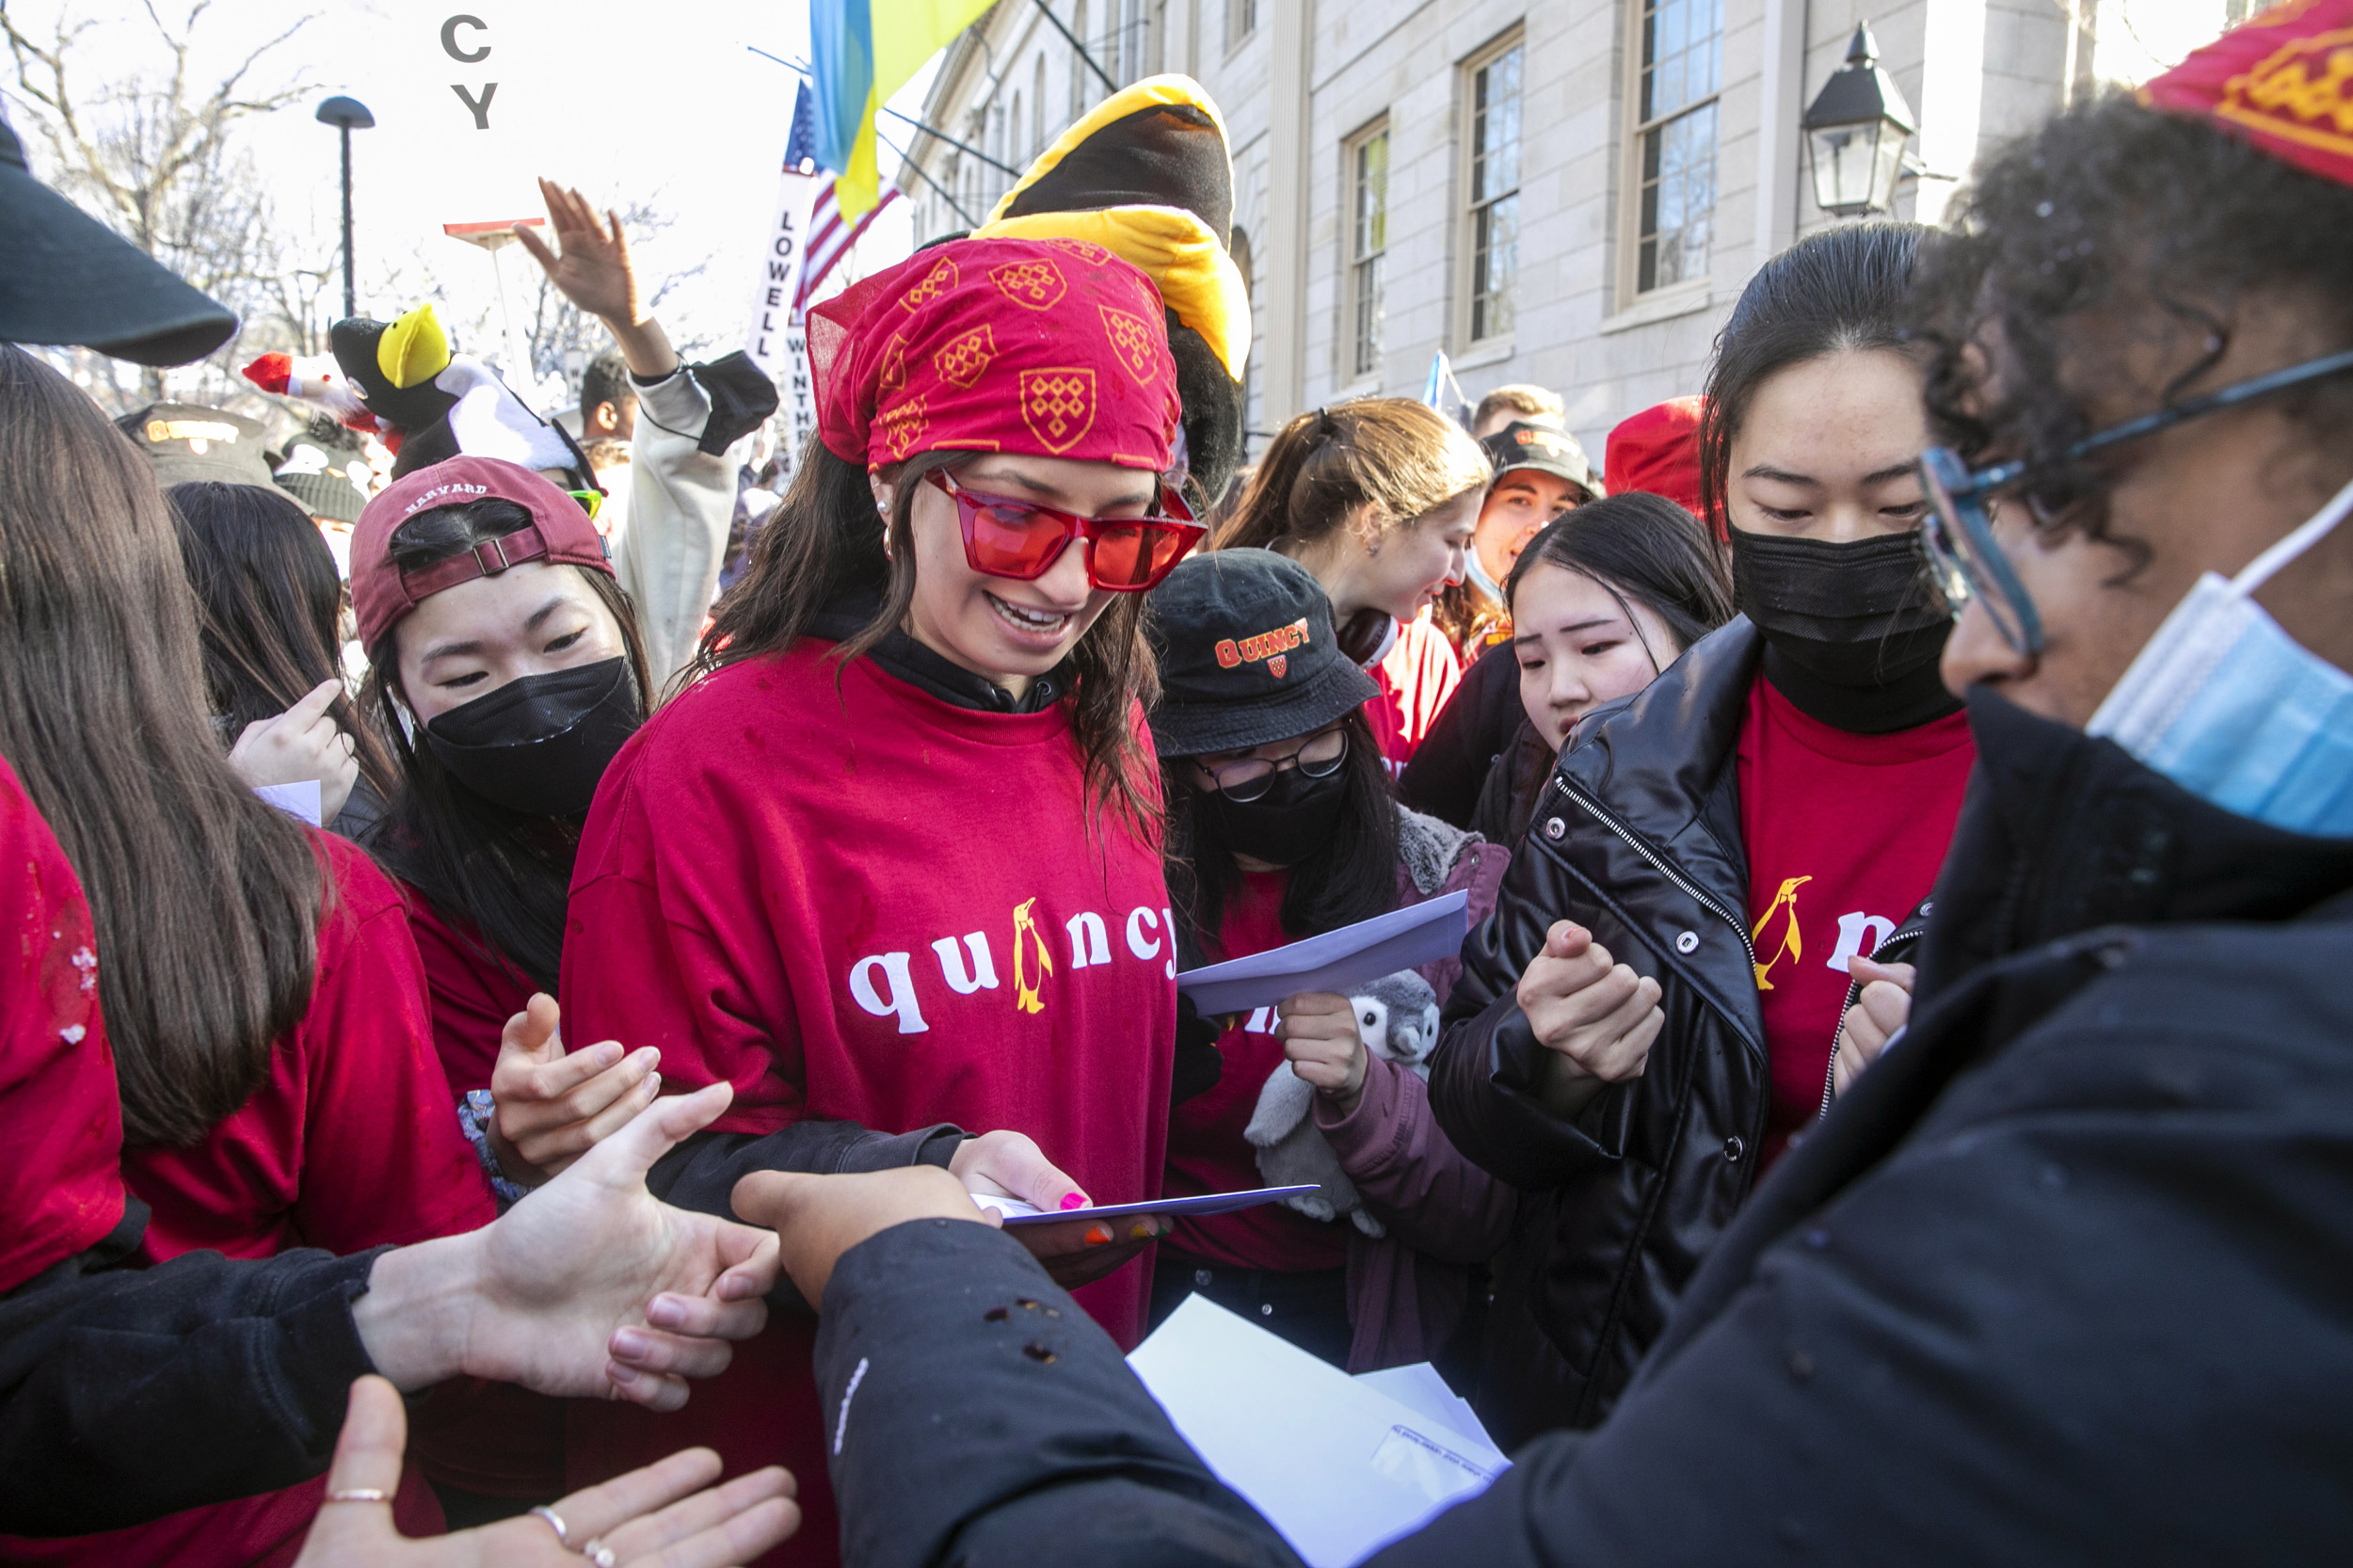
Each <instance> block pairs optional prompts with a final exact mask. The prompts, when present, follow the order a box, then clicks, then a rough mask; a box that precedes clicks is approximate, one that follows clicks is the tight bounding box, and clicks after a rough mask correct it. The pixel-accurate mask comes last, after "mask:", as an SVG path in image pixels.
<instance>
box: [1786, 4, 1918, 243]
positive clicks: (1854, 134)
mask: <svg viewBox="0 0 2353 1568" xmlns="http://www.w3.org/2000/svg"><path fill="white" fill-rule="evenodd" d="M1879 53H1880V51H1879V45H1878V43H1876V42H1875V41H1873V40H1872V38H1871V24H1869V23H1867V22H1865V23H1859V24H1856V26H1855V30H1854V41H1853V42H1851V43H1849V45H1848V46H1847V63H1846V64H1845V65H1843V66H1841V67H1840V68H1839V69H1838V70H1837V71H1835V72H1832V74H1831V79H1830V80H1829V81H1827V82H1824V83H1823V84H1822V90H1821V92H1820V93H1819V94H1818V95H1817V97H1816V98H1815V100H1814V103H1813V104H1812V106H1811V107H1809V108H1808V109H1807V110H1806V111H1805V118H1804V119H1803V120H1800V121H1799V122H1798V123H1799V124H1801V125H1802V126H1803V127H1804V128H1805V142H1806V152H1807V154H1808V156H1809V157H1810V158H1811V160H1812V162H1813V165H1814V201H1815V204H1816V205H1817V206H1818V207H1820V208H1821V209H1822V211H1824V212H1826V213H1832V214H1835V215H1836V216H1839V217H1860V216H1863V215H1864V214H1865V213H1883V212H1886V211H1888V210H1889V209H1890V208H1892V207H1894V206H1895V204H1896V182H1897V180H1899V179H1901V178H1902V177H1903V167H1904V143H1905V142H1906V141H1908V140H1910V139H1911V136H1912V133H1913V132H1914V131H1916V130H1918V129H1919V125H1918V123H1917V122H1916V121H1914V120H1913V118H1912V105H1911V104H1907V103H1905V102H1904V94H1903V89H1902V88H1898V87H1897V85H1896V82H1895V78H1893V77H1891V76H1889V75H1888V74H1887V72H1884V71H1881V69H1880V61H1879Z"/></svg>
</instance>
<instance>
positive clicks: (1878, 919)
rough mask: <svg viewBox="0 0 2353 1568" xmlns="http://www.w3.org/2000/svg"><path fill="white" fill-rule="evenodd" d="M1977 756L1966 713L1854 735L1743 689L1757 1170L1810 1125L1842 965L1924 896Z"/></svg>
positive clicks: (1834, 1022)
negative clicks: (1761, 1086)
mask: <svg viewBox="0 0 2353 1568" xmlns="http://www.w3.org/2000/svg"><path fill="white" fill-rule="evenodd" d="M1976 761H1977V744H1976V743H1975V742H1974V741H1972V740H1971V738H1970V735H1969V716H1968V715H1967V714H1966V713H1947V714H1946V715H1945V717H1943V718H1941V719H1932V720H1930V721H1929V723H1927V724H1923V725H1919V726H1916V727H1915V728H1911V729H1899V730H1897V731H1896V732H1895V733H1894V734H1890V735H1856V734H1852V733H1849V731H1847V730H1844V729H1834V728H1832V727H1831V726H1829V725H1827V724H1824V723H1822V722H1821V721H1820V720H1819V719H1815V718H1809V717H1807V716H1806V715H1805V714H1803V713H1801V712H1799V711H1798V709H1797V707H1796V706H1795V705H1794V704H1793V703H1791V702H1790V700H1789V699H1788V698H1787V697H1785V696H1782V695H1781V694H1780V693H1779V692H1777V691H1775V690H1774V689H1773V686H1772V683H1771V682H1770V681H1769V680H1766V679H1765V678H1764V677H1763V676H1762V675H1760V676H1758V677H1757V678H1756V684H1755V686H1754V687H1753V688H1752V689H1751V690H1750V693H1749V712H1748V718H1747V722H1745V723H1744V724H1742V725H1741V727H1740V743H1739V749H1738V752H1737V765H1738V767H1739V770H1740V830H1741V832H1742V834H1744V835H1745V836H1746V838H1747V840H1748V851H1749V912H1748V913H1749V922H1750V939H1751V940H1752V941H1753V943H1754V944H1755V947H1756V986H1757V999H1758V1000H1759V1002H1760V1003H1761V1004H1762V1005H1763V1008H1764V1013H1765V1053H1766V1058H1767V1061H1768V1064H1769V1065H1770V1067H1771V1069H1772V1075H1773V1104H1772V1112H1771V1114H1770V1116H1769V1119H1768V1121H1767V1124H1766V1135H1765V1160H1766V1163H1768V1164H1770V1163H1771V1162H1772V1161H1774V1160H1779V1159H1780V1158H1781V1155H1782V1151H1783V1150H1785V1149H1786V1148H1787V1147H1788V1146H1789V1138H1790V1135H1791V1134H1792V1133H1794V1132H1796V1131H1798V1130H1800V1129H1801V1128H1804V1127H1805V1126H1807V1125H1808V1124H1809V1123H1811V1122H1812V1121H1813V1120H1814V1119H1815V1118H1816V1117H1817V1116H1818V1115H1820V1114H1821V1110H1822V1089H1823V1086H1824V1084H1825V1082H1826V1081H1827V1080H1828V1077H1829V1073H1830V1059H1831V1053H1832V1051H1833V1048H1835V1047H1836V1044H1837V1040H1838V1028H1839V1024H1840V1023H1841V1021H1842V1020H1843V1018H1844V1016H1845V1013H1846V1006H1847V992H1848V990H1849V986H1850V985H1851V984H1852V981H1851V979H1850V977H1849V973H1848V966H1849V963H1851V962H1852V961H1853V960H1854V959H1855V958H1857V957H1863V958H1868V957H1870V956H1871V954H1872V953H1873V952H1876V951H1877V950H1878V948H1879V945H1880V943H1881V942H1883V941H1885V940H1886V939H1887V938H1888V937H1889V936H1893V935H1894V934H1895V931H1896V928H1897V926H1899V925H1901V924H1902V923H1903V922H1904V920H1906V919H1907V918H1908V917H1909V916H1910V915H1911V914H1912V912H1913V909H1915V908H1917V907H1918V906H1919V904H1920V901H1921V900H1922V899H1924V898H1927V897H1928V896H1929V892H1930V891H1932V890H1933V889H1934V888H1935V887H1936V873H1937V872H1938V870H1939V869H1940V868H1942V867H1943V866H1944V864H1945V850H1946V848H1947V847H1949V846H1950V845H1951V843H1952V839H1953V823H1954V821H1955V820H1956V819H1957V818H1958V817H1959V816H1960V815H1961V794H1962V792H1964V791H1965V790H1966V789H1967V787H1968V783H1969V769H1970V767H1971V766H1972V765H1973V764H1974V763H1975V762H1976Z"/></svg>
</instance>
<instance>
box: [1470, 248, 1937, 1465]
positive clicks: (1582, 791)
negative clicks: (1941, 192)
mask: <svg viewBox="0 0 2353 1568" xmlns="http://www.w3.org/2000/svg"><path fill="white" fill-rule="evenodd" d="M1920 236H1921V231H1920V230H1919V229H1917V228H1915V227H1913V226H1912V225H1909V224H1895V223H1876V224H1872V223H1866V224H1849V225H1847V226H1845V227H1843V228H1838V229H1833V230H1830V231H1827V232H1823V233H1819V234H1815V235H1811V236H1809V237H1808V238H1806V239H1803V240H1801V241H1800V242H1799V243H1798V244H1796V245H1795V246H1792V247H1791V248H1789V249H1787V250H1785V251H1784V252H1783V253H1782V254H1780V255H1778V256H1776V257H1774V258H1773V259H1772V260H1771V261H1769V262H1768V263H1766V264H1765V265H1764V267H1763V268H1762V269H1760V270H1759V271H1758V272H1757V274H1756V276H1755V277H1754V278H1753V279H1752V280H1750V282H1749V285H1748V287H1747V289H1746V290H1745V291H1744V292H1743V293H1742V295H1741V297H1740V302H1739V303H1738V304H1737V306H1736V307H1735V308H1734V310H1733V312H1732V317H1731V319H1730V321H1728V322H1727V323H1726V324H1725V327H1724V330H1723V334H1722V337H1721V340H1720V342H1719V344H1718V347H1717V355H1716V361H1715V365H1714V367H1713V369H1712V371H1711V373H1710V375H1709V377H1708V384H1707V407H1706V416H1705V419H1706V423H1705V426H1704V429H1703V434H1702V443H1701V446H1702V452H1701V458H1702V472H1703V478H1704V488H1705V493H1706V501H1707V506H1708V512H1709V515H1710V518H1711V520H1713V521H1714V522H1715V524H1716V526H1717V527H1718V529H1719V530H1720V531H1721V533H1723V534H1726V535H1728V536H1729V539H1730V543H1731V545H1732V568H1733V584H1734V596H1735V601H1736V602H1737V604H1738V605H1739V607H1740V609H1741V611H1742V615H1741V616H1740V618H1738V619H1736V620H1734V621H1733V622H1732V623H1731V624H1730V625H1728V626H1726V627H1724V628H1723V629H1722V630H1721V631H1720V632H1715V633H1713V634H1711V635H1709V636H1707V637H1705V638H1703V639H1702V640H1701V641H1700V642H1699V644H1698V645H1697V646H1695V647H1694V648H1691V649H1690V650H1689V652H1687V653H1685V654H1684V655H1683V656H1682V657H1681V658H1680V659H1678V660H1676V661H1675V662H1674V663H1673V664H1671V665H1670V666H1669V667H1668V668H1667V670H1666V673H1664V674H1663V675H1660V676H1658V677H1657V679H1656V680H1652V681H1651V682H1650V684H1649V686H1648V687H1647V688H1646V689H1645V690H1644V691H1643V692H1642V693H1641V696H1637V697H1636V698H1635V699H1634V700H1633V701H1632V702H1630V703H1628V704H1626V705H1625V706H1624V707H1622V708H1618V709H1614V710H1612V711H1610V712H1607V713H1604V714H1601V715H1599V716H1598V717H1596V718H1594V719H1593V720H1592V721H1590V722H1588V723H1586V724H1584V725H1581V726H1579V727H1578V728H1577V734H1576V737H1575V740H1574V744H1571V745H1570V746H1569V748H1568V749H1567V750H1566V751H1565V752H1564V753H1563V754H1562V755H1561V761H1560V765H1559V767H1558V768H1557V769H1556V770H1555V771H1554V772H1553V774H1552V776H1551V779H1550V782H1549V783H1548V784H1547V785H1546V786H1545V791H1544V792H1543V793H1542V794H1541V795H1540V796H1539V798H1538V801H1537V805H1536V809H1535V813H1534V817H1533V821H1532V824H1531V825H1530V827H1529V832H1528V834H1527V835H1526V837H1524V838H1523V839H1522V840H1520V842H1519V844H1518V846H1517V853H1516V854H1515V855H1514V857H1513V865H1512V872H1511V874H1510V875H1509V876H1508V877H1507V878H1506V881H1505V886H1504V890H1503V897H1502V901H1501V903H1500V904H1499V905H1498V907H1497V918H1496V919H1495V920H1492V921H1490V922H1488V924H1487V925H1486V926H1484V927H1483V928H1481V930H1480V931H1478V932H1476V933H1474V935H1473V936H1472V939H1471V941H1470V942H1469V944H1468V945H1467V946H1466V947H1465V952H1464V963H1465V968H1464V976H1463V981H1462V984H1460V985H1459V986H1458V987H1457V988H1456V991H1455V994H1454V1000H1453V1001H1452V1003H1451V1004H1450V1005H1449V1014H1448V1019H1447V1029H1446V1039H1445V1043H1444V1044H1443V1045H1442V1046H1441V1047H1440V1048H1439V1052H1438V1059H1437V1063H1436V1065H1435V1067H1434V1069H1433V1101H1434V1102H1435V1104H1436V1106H1437V1109H1438V1116H1439V1120H1440V1122H1441V1124H1442V1125H1443V1126H1444V1127H1445V1128H1446V1129H1447V1131H1448V1133H1449V1135H1450V1136H1452V1137H1453V1139H1454V1141H1455V1142H1456V1143H1457V1144H1459V1145H1460V1146H1461V1147H1462V1149H1463V1151H1464V1152H1465V1154H1467V1155H1469V1156H1470V1157H1471V1158H1472V1159H1474V1160H1478V1161H1479V1162H1480V1163H1481V1164H1482V1165H1484V1166H1485V1167H1486V1168H1487V1169H1488V1170H1489V1171H1491V1172H1493V1173H1494V1174H1495V1175H1497V1176H1499V1177H1501V1178H1503V1179H1504V1180H1507V1181H1510V1182H1512V1183H1513V1185H1514V1186H1517V1187H1519V1188H1521V1189H1522V1190H1523V1192H1527V1193H1529V1201H1527V1202H1524V1203H1523V1204H1522V1206H1521V1210H1520V1219H1519V1231H1518V1235H1517V1237H1516V1238H1515V1240H1514V1243H1513V1252H1512V1254H1511V1255H1510V1256H1509V1257H1508V1258H1507V1260H1506V1261H1505V1263H1504V1264H1503V1265H1502V1267H1501V1269H1500V1272H1499V1278H1500V1280H1501V1282H1502V1288H1501V1289H1500V1290H1499V1292H1498V1298H1497V1304H1496V1315H1495V1317H1494V1319H1493V1320H1492V1322H1491V1325H1490V1327H1491V1333H1490V1336H1489V1345H1488V1366H1489V1371H1490V1377H1489V1379H1488V1382H1487V1384H1486V1390H1487V1392H1486V1396H1485V1397H1486V1399H1487V1401H1488V1409H1489V1412H1490V1417H1489V1419H1490V1425H1491V1427H1493V1428H1494V1429H1495V1430H1497V1432H1498V1433H1499V1434H1500V1435H1503V1436H1505V1437H1506V1438H1507V1440H1511V1439H1516V1438H1519V1437H1523V1436H1526V1435H1527V1434H1529V1432H1534V1431H1538V1430H1541V1429H1543V1428H1545V1427H1547V1426H1558V1425H1563V1424H1566V1425H1574V1426H1590V1425H1591V1424H1593V1422H1594V1421H1596V1420H1598V1419H1599V1418H1600V1417H1601V1416H1602V1415H1603V1413H1604V1412H1606V1411H1607V1410H1608V1409H1609V1405H1610V1403H1611V1401H1612V1400H1615V1399H1616V1397H1617V1395H1618V1394H1619V1392H1620V1391H1621V1390H1622V1389H1623V1388H1624V1387H1625V1384H1626V1381H1627V1379H1628V1378H1629V1377H1631V1376H1632V1374H1633V1370H1634V1368H1635V1367H1636V1366H1637V1365H1638V1364H1639V1362H1640V1361H1641V1356H1642V1353H1643V1352H1644V1351H1645V1350H1646V1349H1647V1348H1648V1347H1649V1346H1650V1345H1651V1344H1652V1343H1653V1342H1654V1341H1655V1340H1656V1339H1657V1336H1658V1333H1659V1331H1660V1329H1661V1328H1662V1327H1663V1326H1664V1324H1665V1321H1666V1316H1667V1312H1668V1309H1669V1308H1670V1307H1671V1306H1672V1305H1673V1302H1674V1300H1675V1298H1676V1296H1677V1294H1678V1293H1679V1292H1680V1291H1681V1289H1682V1288H1683V1284H1684V1282H1685V1281H1686V1280H1687V1279H1689V1277H1690V1273H1691V1271H1692V1269H1693V1268H1694V1267H1696V1266H1697V1264H1698V1262H1699V1260H1700V1259H1701V1257H1703V1256H1705V1253H1706V1252H1707V1249H1708V1248H1709V1246H1710V1245H1711V1244H1712V1243H1713V1242H1714V1240H1715V1239H1716V1237H1717V1236H1718V1235H1719V1234H1720V1233H1721V1229H1722V1226H1723V1224H1724V1222H1725V1221H1726V1220H1727V1219H1728V1218H1729V1217H1730V1216H1731V1214H1732V1213H1733V1212H1734V1210H1735V1209H1737V1208H1738V1206H1739V1205H1740V1203H1741V1202H1742V1201H1743V1200H1744V1199H1745V1198H1746V1197H1747V1195H1748V1192H1749V1191H1750V1189H1751V1187H1752V1186H1753V1184H1754V1183H1755V1181H1756V1178H1757V1176H1758V1175H1759V1174H1760V1173H1761V1172H1762V1171H1763V1170H1764V1169H1765V1168H1766V1167H1767V1166H1769V1165H1770V1164H1771V1163H1772V1162H1773V1161H1774V1160H1776V1159H1778V1158H1779V1157H1780V1155H1781V1153H1782V1151H1783V1150H1784V1149H1785V1147H1786V1146H1787V1144H1788V1143H1789V1141H1790V1139H1791V1138H1792V1137H1793V1136H1795V1135H1797V1134H1798V1133H1800V1132H1801V1131H1802V1130H1803V1129H1804V1128H1806V1127H1808V1126H1809V1125H1810V1124H1811V1123H1812V1122H1813V1121H1814V1120H1815V1119H1816V1118H1817V1116H1818V1115H1819V1114H1820V1113H1821V1112H1822V1110H1823V1108H1824V1106H1825V1105H1826V1103H1827V1101H1828V1099H1829V1097H1830V1094H1831V1088H1830V1078H1831V1062H1832V1057H1833V1048H1834V1047H1835V1044H1836V1042H1837V1039H1838V1036H1839V1034H1840V1032H1841V1030H1842V1029H1843V1028H1844V1027H1845V1025H1846V1022H1847V1015H1848V1013H1849V1009H1850V1008H1851V1007H1852V1005H1853V1002H1854V1000H1855V993H1856V990H1857V989H1858V988H1859V987H1861V986H1864V985H1867V984H1874V983H1880V984H1889V985H1891V986H1899V985H1900V984H1902V983H1903V982H1904V981H1905V980H1906V979H1908V973H1907V972H1906V971H1903V970H1901V969H1898V968H1894V967H1893V966H1891V965H1890V964H1889V960H1891V959H1893V958H1895V957H1897V956H1898V955H1900V954H1901V953H1903V952H1905V951H1907V950H1908V948H1909V946H1910V944H1911V943H1912V942H1913V940H1914V939H1916V937H1917V936H1918V933H1919V931H1920V928H1921V926H1920V922H1921V918H1922V913H1923V911H1922V907H1921V906H1922V905H1923V904H1924V903H1926V902H1927V900H1928V896H1929V889H1930V888H1931V887H1932V886H1933V884H1934V882H1935V878H1936V872H1937V868H1938V867H1939V866H1940V865H1942V864H1943V862H1944V858H1945V847H1946V845H1947V844H1948V843H1949V842H1950V840H1951V838H1952V829H1953V821H1954V818H1955V816H1956V814H1957V813H1958V812H1959V810H1960V808H1961V792H1962V788H1963V785H1964V783H1965V781H1966V779H1967V777H1968V775H1969V768H1970V763H1971V760H1972V759H1973V757H1974V749H1973V747H1972V745H1971V744H1970V739H1969V729H1968V724H1967V721H1966V719H1965V718H1964V717H1963V716H1962V715H1961V711H1960V710H1961V704H1960V700H1959V699H1958V698H1956V697H1955V696H1952V694H1951V693H1949V692H1947V691H1946V690H1945V687H1944V685H1943V683H1942V682H1941V681H1940V680H1938V679H1937V671H1936V661H1937V654H1938V651H1939V650H1940V649H1941V648H1943V646H1944V642H1945V635H1946V633H1947V632H1950V630H1951V625H1952V623H1951V621H1950V620H1949V618H1947V616H1945V613H1944V609H1943V605H1942V603H1941V601H1940V600H1938V598H1937V596H1936V594H1935V591H1934V589H1933V587H1932V585H1931V584H1929V582H1928V581H1927V579H1926V576H1925V574H1924V573H1923V572H1922V571H1921V569H1920V557H1919V553H1918V541H1917V540H1916V538H1915V537H1914V535H1915V533H1916V531H1917V529H1918V528H1919V525H1920V519H1921V517H1922V515H1923V513H1924V511H1925V509H1926V504H1927V503H1926V500H1925V498H1924V495H1923V492H1922V489H1921V486H1920V480H1919V476H1918V474H1917V472H1915V470H1914V467H1913V456H1915V455H1916V454H1917V452H1918V451H1919V449H1920V447H1921V446H1922V445H1923V444H1925V441H1926V435H1927V426H1926V416H1925V413H1924V412H1923V408H1922V404H1921V399H1920V368H1919V365H1918V363H1917V361H1916V360H1915V357H1914V353H1913V349H1912V348H1911V347H1910V346H1909V344H1908V341H1907V339H1906V336H1905V333H1904V330H1903V326H1902V319H1903V318H1902V312H1903V310H1904V303H1905V295H1906V291H1907V289H1908V288H1909V285H1910V280H1911V276H1912V268H1913V256H1914V253H1915V251H1916V250H1917V249H1918V248H1919V246H1920V243H1921V239H1920ZM1874 959H1877V960H1878V963H1876V964H1875V963H1874V962H1873V960H1874Z"/></svg>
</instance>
